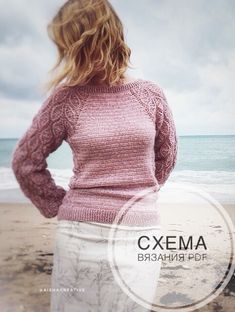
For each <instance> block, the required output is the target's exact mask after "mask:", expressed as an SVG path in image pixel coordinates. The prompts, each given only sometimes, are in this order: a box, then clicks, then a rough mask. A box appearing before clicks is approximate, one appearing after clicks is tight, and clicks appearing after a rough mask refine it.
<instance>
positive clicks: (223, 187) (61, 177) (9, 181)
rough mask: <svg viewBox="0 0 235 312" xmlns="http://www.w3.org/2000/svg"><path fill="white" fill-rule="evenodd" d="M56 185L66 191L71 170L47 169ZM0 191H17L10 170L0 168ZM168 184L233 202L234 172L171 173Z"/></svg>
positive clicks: (234, 198)
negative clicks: (193, 187) (187, 185)
mask: <svg viewBox="0 0 235 312" xmlns="http://www.w3.org/2000/svg"><path fill="white" fill-rule="evenodd" d="M49 170H50V172H51V174H52V177H53V179H54V180H55V182H56V184H58V185H61V186H63V187H64V188H65V189H68V183H69V180H70V178H71V177H72V175H73V171H72V169H55V168H49ZM0 177H1V178H0V191H2V190H11V189H18V188H19V185H18V183H17V181H16V179H15V176H14V174H13V171H12V169H11V168H6V167H0ZM169 182H174V183H186V184H187V183H190V184H192V185H195V186H196V187H198V188H200V189H202V190H204V191H206V192H208V193H210V194H211V195H214V196H215V197H216V198H217V199H218V200H221V201H223V202H226V203H227V202H228V203H229V202H235V172H227V171H193V170H179V171H173V172H172V174H171V176H170V178H169Z"/></svg>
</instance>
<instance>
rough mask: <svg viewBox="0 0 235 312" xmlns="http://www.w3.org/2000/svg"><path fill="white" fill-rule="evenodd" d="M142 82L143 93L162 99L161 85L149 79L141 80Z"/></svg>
mask: <svg viewBox="0 0 235 312" xmlns="http://www.w3.org/2000/svg"><path fill="white" fill-rule="evenodd" d="M141 80H142V86H143V91H144V92H146V90H147V91H148V93H150V95H153V96H157V97H163V96H164V91H163V87H162V86H161V84H160V83H159V82H158V81H156V80H150V79H141Z"/></svg>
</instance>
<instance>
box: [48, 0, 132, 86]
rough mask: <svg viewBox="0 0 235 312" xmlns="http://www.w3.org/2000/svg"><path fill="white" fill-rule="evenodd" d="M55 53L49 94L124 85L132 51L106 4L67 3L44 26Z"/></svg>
mask: <svg viewBox="0 0 235 312" xmlns="http://www.w3.org/2000/svg"><path fill="white" fill-rule="evenodd" d="M47 31H48V35H49V37H50V38H51V40H52V41H53V42H54V43H55V45H56V47H57V50H58V59H57V62H56V64H55V66H54V67H53V68H52V69H51V70H50V71H49V73H51V74H52V78H51V79H50V80H49V81H48V83H47V84H46V88H47V89H48V90H50V89H51V88H53V87H56V86H58V85H59V84H63V85H66V86H75V85H86V84H96V85H108V86H111V85H114V84H118V83H122V82H123V81H124V73H125V71H126V69H127V67H131V66H130V65H129V63H131V62H130V55H131V49H130V48H129V47H128V46H127V44H126V43H125V41H124V33H123V24H122V22H121V20H120V18H119V17H118V15H117V13H116V12H115V10H114V8H113V7H112V5H111V4H110V3H109V1H107V0H68V1H67V2H66V3H65V4H64V5H63V6H62V7H61V8H60V9H59V11H58V12H57V14H56V15H55V16H54V18H53V19H52V21H51V22H50V23H49V24H48V25H47Z"/></svg>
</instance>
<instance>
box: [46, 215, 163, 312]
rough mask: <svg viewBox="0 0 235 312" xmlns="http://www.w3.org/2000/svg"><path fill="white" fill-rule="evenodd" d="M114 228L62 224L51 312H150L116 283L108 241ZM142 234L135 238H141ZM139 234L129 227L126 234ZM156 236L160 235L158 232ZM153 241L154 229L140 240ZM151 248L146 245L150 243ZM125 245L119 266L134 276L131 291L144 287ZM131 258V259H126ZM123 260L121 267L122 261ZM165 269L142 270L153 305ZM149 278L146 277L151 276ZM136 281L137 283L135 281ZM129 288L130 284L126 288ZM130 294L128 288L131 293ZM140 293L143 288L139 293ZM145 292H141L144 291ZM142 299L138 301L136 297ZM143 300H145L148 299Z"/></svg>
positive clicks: (153, 266) (152, 265)
mask: <svg viewBox="0 0 235 312" xmlns="http://www.w3.org/2000/svg"><path fill="white" fill-rule="evenodd" d="M110 229H111V225H110V224H105V223H97V222H83V221H68V220H60V221H58V224H57V229H56V236H55V243H54V256H53V270H52V280H51V304H50V311H51V312H79V311H81V312H147V311H150V310H151V308H148V307H146V305H145V306H143V305H142V304H140V302H138V300H137V301H136V300H135V296H134V297H133V296H130V295H129V294H128V292H126V291H124V288H123V287H122V284H119V283H118V282H117V279H116V278H115V276H114V275H115V274H113V271H112V269H111V265H110V261H109V259H110V258H109V257H108V252H107V250H108V237H109V233H110ZM139 229H140V228H138V230H136V233H138V235H140V231H139ZM127 230H128V231H129V232H130V230H131V233H132V234H133V231H135V229H133V228H131V227H128V226H124V228H123V230H122V231H123V237H126V238H125V239H126V241H127V240H128V235H126V231H127ZM154 231H155V230H154ZM146 234H147V235H151V228H149V229H147V228H146V227H145V228H144V229H143V228H142V232H141V235H145V236H146ZM145 243H146V241H145ZM124 245H125V240H123V239H122V240H121V244H119V247H118V248H120V253H119V255H118V257H119V259H118V266H119V269H120V272H121V271H122V269H124V271H125V272H128V274H129V275H128V276H130V275H131V278H132V280H131V281H132V282H133V284H132V285H137V284H138V282H141V283H142V282H143V270H142V269H140V267H137V266H136V267H135V266H134V265H133V261H132V260H131V261H130V258H128V255H127V253H126V252H123V253H122V251H124V250H125V248H126V245H125V246H124ZM125 253H126V255H125ZM120 260H121V261H120ZM160 267H161V263H160V262H158V263H156V262H155V263H148V264H142V268H143V269H144V270H147V271H146V272H145V273H144V276H146V277H147V278H148V287H146V285H144V284H143V283H142V284H141V285H142V286H143V287H144V288H143V290H144V289H147V291H148V296H149V295H150V298H152V299H153V300H154V295H155V294H156V291H157V280H158V277H159V274H160ZM146 273H147V274H146ZM139 274H142V276H140V275H139ZM133 277H134V278H133ZM123 285H125V281H124V284H123ZM127 288H128V287H127ZM140 289H141V288H140ZM141 291H142V290H141ZM141 296H142V295H141V294H140V296H139V297H141ZM137 297H138V296H137ZM142 297H144V294H143V296H142Z"/></svg>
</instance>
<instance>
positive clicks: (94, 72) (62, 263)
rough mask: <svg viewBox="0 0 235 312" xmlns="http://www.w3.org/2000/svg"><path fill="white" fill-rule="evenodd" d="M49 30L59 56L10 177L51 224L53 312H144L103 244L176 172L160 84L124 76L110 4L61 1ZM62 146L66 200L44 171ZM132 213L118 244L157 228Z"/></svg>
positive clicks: (126, 51) (154, 220)
mask: <svg viewBox="0 0 235 312" xmlns="http://www.w3.org/2000/svg"><path fill="white" fill-rule="evenodd" d="M48 31H49V35H50V37H51V39H52V40H53V42H54V43H55V44H56V47H57V49H58V61H57V64H56V66H55V68H54V70H55V73H54V77H53V79H52V80H51V81H50V83H49V88H53V90H52V92H51V95H50V96H49V97H48V98H47V99H46V100H45V102H44V103H43V105H42V106H41V108H40V110H39V111H38V113H37V114H36V116H35V117H34V118H33V121H32V124H31V126H30V127H29V129H28V130H27V131H26V133H25V134H24V136H23V137H22V138H21V139H20V140H19V142H18V144H17V146H16V148H15V150H14V153H13V157H12V168H13V171H14V173H15V176H16V178H17V180H18V182H19V185H20V187H21V189H22V191H23V192H24V194H25V195H26V196H27V197H28V198H29V199H30V200H31V201H32V203H33V204H34V205H35V206H36V207H37V208H38V209H39V211H40V212H41V214H42V215H43V216H45V217H46V218H52V217H55V216H57V219H58V225H57V232H56V239H55V249H54V263H53V272H52V293H51V311H53V312H54V311H66V312H72V311H84V312H86V311H94V312H96V311H102V312H106V311H107V312H108V311H120V312H122V311H147V310H146V307H147V306H146V305H145V306H144V305H141V304H139V303H138V302H137V301H136V300H135V298H134V297H133V296H132V298H131V296H128V294H127V293H125V290H123V289H122V286H120V284H118V282H117V280H115V276H114V274H113V268H112V270H111V265H110V262H108V259H107V246H108V243H107V242H108V234H109V230H110V229H111V225H113V224H117V223H118V222H119V223H120V218H119V221H118V222H116V221H117V217H118V214H119V212H120V211H121V208H122V207H125V205H126V204H127V203H129V201H130V200H132V199H133V198H135V197H136V195H138V194H139V192H143V191H145V190H148V189H150V190H151V192H152V193H153V194H157V193H158V191H159V189H160V188H161V186H162V185H163V184H164V183H165V182H166V180H167V178H168V177H169V175H170V173H171V171H172V169H173V168H174V165H175V162H176V154H177V137H176V130H175V126H174V121H173V116H172V113H171V110H170V108H169V106H168V103H167V99H166V97H165V94H164V92H163V90H162V88H161V87H160V86H159V85H158V84H157V83H155V82H152V81H149V80H144V79H135V78H132V77H130V76H128V75H127V74H126V70H127V67H128V66H129V65H128V64H129V59H130V54H131V51H130V48H129V47H128V46H127V44H126V43H125V41H124V35H123V26H122V23H121V21H120V19H119V17H118V16H117V14H116V12H115V11H114V9H113V7H112V6H111V4H110V3H109V2H108V1H107V0H90V1H89V0H69V1H67V2H66V3H65V4H64V5H63V6H62V7H61V8H60V9H59V11H58V12H57V14H56V15H55V17H54V18H53V20H52V21H51V23H50V24H49V25H48ZM64 140H65V141H66V142H67V143H68V144H69V145H70V147H71V150H72V153H73V160H74V169H73V172H74V175H73V177H71V180H70V183H69V190H68V191H66V190H65V189H64V188H62V187H61V186H58V185H56V184H55V182H54V180H53V178H52V176H51V174H50V171H49V170H48V169H47V162H46V158H47V157H48V155H49V154H50V153H52V152H53V151H55V150H56V149H57V148H58V147H59V146H60V145H61V144H62V142H63V141H64ZM143 197H144V196H142V197H140V198H143ZM154 200H155V199H154ZM136 202H138V201H136ZM137 206H138V207H137V209H136V210H132V211H131V210H130V209H129V210H128V213H127V214H126V212H125V217H124V218H122V219H121V221H122V226H123V227H121V230H123V231H124V232H121V235H122V236H121V237H122V239H124V243H123V244H126V241H128V240H127V239H126V241H125V238H127V236H128V235H126V233H127V232H125V231H126V230H130V229H131V230H133V231H129V232H128V233H139V232H138V231H137V232H135V231H134V228H133V226H136V227H137V229H150V227H149V228H148V226H151V225H156V224H159V214H156V211H155V210H151V209H148V208H147V209H146V205H145V204H144V205H142V207H141V209H140V206H141V205H139V202H138V205H137ZM122 217H123V216H122ZM146 226H147V228H145V227H146ZM123 248H124V245H121V249H119V251H120V253H118V255H121V253H122V252H123V250H124V249H123ZM128 250H130V249H128ZM116 260H117V259H116ZM119 260H120V262H119V265H120V267H119V269H120V270H122V269H123V268H128V272H130V271H131V269H132V268H135V269H133V270H132V271H133V274H134V275H131V276H132V279H131V280H132V281H134V283H133V284H132V285H137V284H138V283H137V278H136V279H134V276H136V275H135V274H136V273H137V271H138V268H137V267H135V265H132V264H131V263H130V262H131V261H132V260H130V259H129V260H128V261H130V262H128V261H127V259H125V255H123V257H122V258H120V259H119ZM141 270H142V269H141ZM150 270H152V267H151V268H150ZM150 270H149V271H148V272H150ZM141 272H142V271H141ZM158 274H159V266H158V268H156V277H157V276H158ZM153 282H154V283H155V282H156V281H155V280H153ZM154 285H155V286H156V284H154ZM155 286H153V293H152V295H154V292H155V288H154V287H155ZM55 288H56V289H57V290H58V289H59V290H60V291H53V289H55ZM68 288H69V289H70V291H67V290H66V291H65V289H68ZM140 296H141V294H140Z"/></svg>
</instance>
